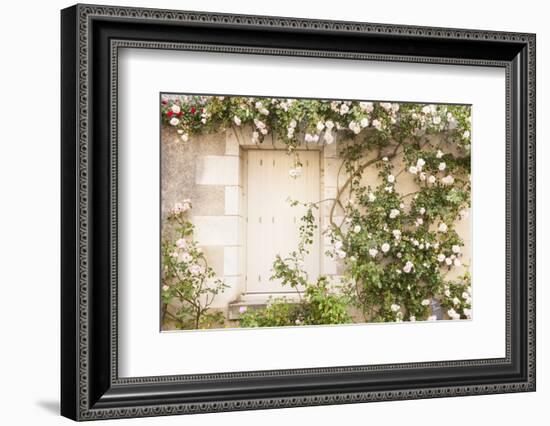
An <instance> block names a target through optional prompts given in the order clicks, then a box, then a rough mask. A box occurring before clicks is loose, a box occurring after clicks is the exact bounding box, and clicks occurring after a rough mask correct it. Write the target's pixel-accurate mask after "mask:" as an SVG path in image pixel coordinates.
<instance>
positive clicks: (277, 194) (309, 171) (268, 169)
mask: <svg viewBox="0 0 550 426" xmlns="http://www.w3.org/2000/svg"><path fill="white" fill-rule="evenodd" d="M300 160H301V162H302V163H303V167H302V174H301V176H299V177H298V178H297V179H294V178H292V177H290V175H289V173H288V171H289V170H290V168H291V167H292V157H291V156H289V155H287V153H286V152H285V151H275V150H251V151H249V152H248V173H247V175H248V178H247V185H248V191H247V196H248V199H247V205H248V223H247V246H246V251H247V262H246V263H247V268H246V269H247V280H246V282H247V285H246V288H247V293H281V292H294V290H292V289H291V288H290V287H283V286H282V285H281V284H280V282H278V281H271V280H270V279H269V278H270V277H271V275H272V267H273V261H274V260H275V256H276V255H277V254H280V255H281V256H282V257H283V258H284V257H286V256H287V255H288V253H290V252H292V251H294V250H296V249H297V246H298V232H299V227H300V218H301V217H302V216H303V214H304V213H305V211H306V209H305V208H304V207H302V206H296V207H292V206H290V203H289V199H293V200H299V201H301V202H315V201H319V199H320V198H319V194H320V181H319V152H317V151H304V152H300ZM314 213H315V216H316V221H317V224H318V223H319V222H318V217H319V215H318V212H317V211H315V212H314ZM318 231H319V230H318ZM316 234H317V235H316V237H315V238H314V244H313V245H312V247H311V249H310V254H309V255H308V256H306V259H305V262H304V263H305V266H304V269H305V270H306V271H307V272H308V275H309V280H310V281H313V280H315V279H317V276H318V275H319V264H320V253H319V237H318V234H319V232H317V233H316Z"/></svg>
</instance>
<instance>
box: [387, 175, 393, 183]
mask: <svg viewBox="0 0 550 426" xmlns="http://www.w3.org/2000/svg"><path fill="white" fill-rule="evenodd" d="M388 182H389V183H394V182H395V176H394V175H388Z"/></svg>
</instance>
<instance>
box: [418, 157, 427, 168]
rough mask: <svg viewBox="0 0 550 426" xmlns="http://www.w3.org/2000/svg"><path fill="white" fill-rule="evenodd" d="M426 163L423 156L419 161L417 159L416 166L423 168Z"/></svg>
mask: <svg viewBox="0 0 550 426" xmlns="http://www.w3.org/2000/svg"><path fill="white" fill-rule="evenodd" d="M425 165H426V161H425V160H424V159H423V158H419V159H418V160H417V161H416V167H418V168H419V169H421V168H422V167H424V166H425Z"/></svg>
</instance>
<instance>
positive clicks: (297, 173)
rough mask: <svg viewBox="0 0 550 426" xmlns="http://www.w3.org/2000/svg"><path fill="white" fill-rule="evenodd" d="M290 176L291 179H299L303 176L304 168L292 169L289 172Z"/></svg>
mask: <svg viewBox="0 0 550 426" xmlns="http://www.w3.org/2000/svg"><path fill="white" fill-rule="evenodd" d="M288 174H289V175H290V177H293V178H297V177H299V176H300V175H301V174H302V168H301V167H296V168H294V169H290V170H289V171H288Z"/></svg>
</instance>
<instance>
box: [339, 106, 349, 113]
mask: <svg viewBox="0 0 550 426" xmlns="http://www.w3.org/2000/svg"><path fill="white" fill-rule="evenodd" d="M348 112H349V106H347V105H346V104H342V106H340V115H344V114H347V113H348Z"/></svg>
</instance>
